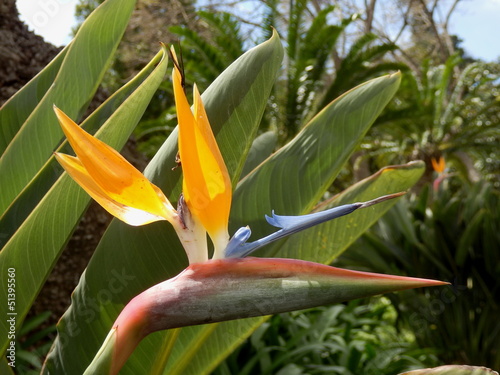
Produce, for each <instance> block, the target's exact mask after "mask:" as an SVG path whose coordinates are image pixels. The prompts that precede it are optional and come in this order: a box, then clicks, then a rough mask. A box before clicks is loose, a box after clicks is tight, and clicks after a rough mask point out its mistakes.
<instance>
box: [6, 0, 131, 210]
mask: <svg viewBox="0 0 500 375" xmlns="http://www.w3.org/2000/svg"><path fill="white" fill-rule="evenodd" d="M118 3H119V5H118ZM134 5H135V0H108V1H106V2H105V3H103V4H102V5H101V6H100V7H98V8H97V9H96V10H95V12H93V13H92V15H91V16H89V18H87V20H86V21H85V22H84V24H83V25H82V27H81V28H80V30H79V32H78V33H77V35H76V36H75V39H74V40H73V42H72V43H71V45H70V47H69V49H68V52H67V53H66V55H65V57H64V61H63V62H62V65H61V67H60V68H59V71H58V73H57V76H56V77H55V79H54V82H53V84H52V85H51V86H50V88H49V89H48V90H47V92H46V94H45V95H44V97H43V98H42V99H41V100H40V103H39V104H38V105H37V106H36V108H35V109H34V111H33V112H32V113H31V114H30V116H29V117H28V118H27V119H26V122H25V123H24V124H23V125H22V126H21V128H20V129H19V131H18V132H17V134H16V136H15V137H14V138H13V139H12V141H11V142H10V143H9V145H8V146H7V148H6V150H5V152H4V154H3V155H2V157H1V159H0V175H1V176H2V178H1V179H0V191H2V194H1V195H0V213H3V212H4V211H5V210H6V208H7V207H8V206H9V205H10V204H11V202H12V201H13V200H14V199H15V197H16V196H17V195H18V194H19V192H21V191H22V189H23V188H24V187H25V185H26V184H27V183H28V182H29V181H30V180H31V179H32V178H33V177H34V176H35V175H36V173H38V171H39V170H40V168H41V167H42V166H43V165H44V164H45V162H46V161H47V160H48V159H49V158H50V157H51V155H52V152H53V151H54V149H55V147H56V146H57V144H58V142H60V140H61V139H62V137H63V133H62V130H61V129H60V127H59V126H58V125H57V124H58V123H57V120H56V117H55V114H54V112H53V110H52V106H53V105H54V104H57V106H58V107H59V108H61V109H62V110H63V111H64V112H66V114H68V116H70V117H71V118H77V117H79V116H80V115H81V114H82V113H83V111H84V110H85V108H86V106H87V105H88V103H89V102H90V100H91V98H92V96H93V94H94V93H95V91H96V90H97V87H98V86H99V83H100V81H101V79H102V77H103V75H104V73H105V71H106V69H107V67H108V65H109V63H110V61H111V58H112V56H113V54H114V51H115V50H116V48H117V46H118V43H119V41H120V39H121V37H122V35H123V33H124V31H125V28H126V26H127V24H128V19H129V17H130V15H131V13H132V10H133V9H134ZM97 41H98V42H97Z"/></svg>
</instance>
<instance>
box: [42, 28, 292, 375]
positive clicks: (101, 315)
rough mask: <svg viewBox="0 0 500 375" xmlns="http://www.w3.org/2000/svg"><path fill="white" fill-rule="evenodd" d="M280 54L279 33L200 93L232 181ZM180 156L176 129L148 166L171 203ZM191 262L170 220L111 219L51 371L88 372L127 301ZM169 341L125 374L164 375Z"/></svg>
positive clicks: (63, 326)
mask: <svg viewBox="0 0 500 375" xmlns="http://www.w3.org/2000/svg"><path fill="white" fill-rule="evenodd" d="M282 56H283V49H282V47H281V44H280V41H279V39H278V37H277V35H274V36H273V38H271V39H270V40H269V41H267V42H265V43H263V44H261V45H260V46H257V47H256V48H254V49H252V50H250V51H248V52H247V53H245V54H244V55H243V56H241V57H240V58H239V59H238V60H236V61H235V62H234V63H233V64H232V65H231V66H230V67H229V68H228V69H226V70H225V71H224V72H223V73H222V74H221V76H219V78H218V79H217V80H216V81H215V82H214V83H213V84H212V85H211V86H210V87H209V88H208V89H207V90H206V92H205V93H204V94H203V96H202V98H203V101H204V104H205V107H206V110H207V114H208V117H209V119H210V122H211V124H212V127H213V130H214V133H215V135H216V138H217V142H218V144H219V148H220V149H221V153H222V155H223V157H224V160H225V161H226V164H227V166H228V170H229V172H230V174H231V177H232V181H233V183H234V184H236V181H238V179H239V174H240V172H241V170H242V168H243V165H244V161H245V158H246V154H247V153H248V150H249V149H250V147H251V144H252V141H253V139H254V138H255V135H256V132H257V129H258V125H259V123H260V119H261V117H262V114H263V112H264V109H265V107H266V103H267V98H268V97H269V94H270V92H271V88H272V85H273V82H274V80H275V78H276V76H277V74H278V71H279V67H280V65H281V60H282ZM176 153H177V133H176V132H173V134H172V135H171V136H170V137H169V139H168V140H167V141H166V142H165V144H164V145H163V146H162V148H161V149H160V151H159V152H158V153H157V155H156V156H155V158H154V159H153V160H152V161H151V163H150V165H148V167H147V168H146V171H145V174H146V176H147V177H148V178H149V179H150V180H152V181H153V182H154V183H155V184H156V185H158V186H160V187H161V188H162V189H163V191H164V192H165V193H166V194H167V196H169V197H170V198H171V199H172V200H175V199H176V197H177V196H178V195H179V193H180V185H181V184H180V171H179V168H177V169H176V170H172V167H174V166H175V155H176ZM186 266H187V258H186V255H185V253H184V250H183V248H182V246H181V245H180V243H179V241H178V239H177V236H176V235H175V232H174V231H173V230H172V228H171V227H170V226H169V225H168V224H166V223H164V222H162V223H153V224H151V225H148V226H145V227H139V228H134V227H130V226H127V225H125V224H123V223H121V222H119V221H117V220H115V221H113V222H112V223H111V225H110V227H109V228H108V230H107V232H106V234H105V236H104V237H103V239H102V240H101V243H100V244H99V246H98V248H97V249H96V251H95V253H94V256H93V257H92V259H91V261H90V263H89V266H88V267H87V270H86V271H85V273H84V275H83V276H82V278H81V280H80V283H79V285H78V287H77V289H76V290H75V292H74V293H73V296H72V306H71V307H70V308H69V309H68V311H67V312H66V313H65V315H64V316H63V318H62V319H61V321H60V324H59V325H58V331H59V336H58V339H57V340H56V343H55V345H54V347H53V350H52V352H51V353H50V355H49V357H48V359H47V364H46V370H47V371H50V372H51V373H70V374H73V373H75V374H76V373H83V371H84V370H85V368H86V367H87V366H88V364H89V363H90V362H91V360H92V359H93V357H94V356H95V354H96V352H97V350H98V349H99V347H100V346H101V344H102V342H103V340H104V338H105V337H106V335H107V333H108V330H109V329H110V327H111V325H112V323H113V321H114V319H115V318H116V317H117V315H118V313H119V312H120V310H121V309H122V308H123V306H124V305H125V304H126V303H127V302H128V301H129V300H130V299H131V298H132V297H133V296H134V295H136V294H138V293H140V292H141V291H143V290H145V289H146V288H148V287H150V286H152V285H154V284H157V283H158V282H161V281H163V280H165V279H167V278H170V277H172V276H174V275H176V274H177V273H179V272H180V271H181V270H182V269H184V268H185V267H186ZM171 338H172V335H170V334H168V333H166V332H160V333H158V334H155V335H152V336H150V337H148V338H147V339H146V340H144V341H143V342H142V344H141V346H140V347H139V348H138V349H137V350H136V351H135V352H134V355H133V356H132V357H131V359H130V360H129V362H128V363H127V366H126V368H125V369H124V370H123V371H122V373H124V374H127V373H130V374H142V373H144V374H155V373H162V372H163V368H164V360H166V358H164V357H163V356H161V355H160V354H159V353H162V348H168V347H169V345H170V344H171V343H172V341H173V340H172V341H171ZM176 347H177V346H176ZM176 347H175V348H174V349H176ZM75 358H79V360H78V361H75V360H74V359H75Z"/></svg>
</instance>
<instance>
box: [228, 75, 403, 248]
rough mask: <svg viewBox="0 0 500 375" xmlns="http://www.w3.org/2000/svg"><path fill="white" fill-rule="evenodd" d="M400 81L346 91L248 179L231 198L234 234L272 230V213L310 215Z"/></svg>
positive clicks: (393, 79)
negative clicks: (268, 219) (241, 230)
mask: <svg viewBox="0 0 500 375" xmlns="http://www.w3.org/2000/svg"><path fill="white" fill-rule="evenodd" d="M399 82H400V75H399V74H392V75H388V76H384V77H380V78H376V79H373V80H371V81H369V82H366V83H364V84H362V85H360V86H358V87H356V88H355V89H352V90H350V91H348V92H347V93H345V94H344V95H342V96H340V97H339V98H337V99H336V100H334V101H333V102H332V103H331V104H329V105H328V106H327V107H325V108H324V109H323V110H322V111H321V112H320V113H319V114H318V115H316V116H315V117H314V118H313V119H312V120H311V121H310V122H309V123H308V124H307V125H306V127H305V128H304V129H303V130H302V131H301V132H300V133H299V134H298V135H297V137H295V138H294V139H293V140H292V141H291V142H290V143H288V144H287V145H286V146H285V147H283V148H281V149H280V150H279V151H278V152H276V153H275V154H274V155H272V156H271V157H270V158H269V159H268V160H266V161H265V163H263V164H262V165H261V166H260V168H257V169H255V170H254V171H253V172H252V173H251V174H249V175H248V176H246V177H245V178H244V179H243V180H242V181H241V182H240V183H239V184H238V188H237V189H236V191H235V194H234V198H233V206H232V210H231V223H230V224H231V228H232V231H233V232H234V231H235V230H236V229H238V228H239V227H241V226H245V225H249V226H250V228H251V229H252V233H253V236H254V237H256V238H261V237H263V235H266V234H269V232H270V230H271V228H270V227H269V225H267V223H266V221H265V220H263V218H264V215H266V214H267V215H269V214H270V213H271V212H272V210H274V211H275V212H276V214H279V215H300V214H304V213H307V212H309V211H310V210H311V209H312V207H313V206H314V205H315V204H316V203H317V202H318V201H319V200H320V198H321V196H322V195H323V193H324V192H325V190H326V189H327V188H328V187H329V186H330V185H331V184H332V182H333V181H334V179H335V177H336V176H337V174H338V172H339V171H340V169H341V168H342V166H343V165H344V163H345V162H346V161H347V160H348V158H349V156H350V155H351V153H352V152H353V151H354V150H355V148H356V147H357V146H358V145H359V143H360V142H361V140H362V138H363V136H364V135H365V134H366V132H367V131H368V129H369V128H370V126H371V125H372V124H373V122H374V121H375V119H376V118H377V116H378V115H379V114H380V112H381V111H382V110H383V109H384V107H385V106H386V105H387V103H388V102H389V100H390V99H391V98H392V97H393V95H394V94H395V93H396V90H397V89H398V87H399ZM252 239H253V237H252V238H251V239H250V241H252Z"/></svg>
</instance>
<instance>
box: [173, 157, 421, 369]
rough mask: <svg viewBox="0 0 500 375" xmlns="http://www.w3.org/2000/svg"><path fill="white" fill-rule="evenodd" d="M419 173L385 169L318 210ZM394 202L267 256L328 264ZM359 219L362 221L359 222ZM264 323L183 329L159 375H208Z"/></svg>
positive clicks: (409, 182) (313, 231)
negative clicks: (354, 221)
mask: <svg viewBox="0 0 500 375" xmlns="http://www.w3.org/2000/svg"><path fill="white" fill-rule="evenodd" d="M424 169H425V165H424V163H422V162H415V163H409V164H406V165H400V166H391V167H386V168H384V169H382V170H380V171H379V172H377V173H376V174H374V175H373V176H370V177H368V178H366V179H364V180H363V181H360V182H359V183H357V184H355V185H353V186H352V187H350V188H349V189H347V190H345V191H344V192H342V193H341V194H339V195H337V196H336V197H335V198H334V199H333V200H332V201H330V202H326V203H325V204H322V205H321V209H323V208H325V209H326V208H329V207H331V206H337V205H342V204H346V203H352V202H360V201H365V200H367V199H370V198H371V197H378V196H381V195H384V194H386V193H391V192H396V191H404V190H407V189H408V188H409V187H411V186H413V185H414V184H415V183H416V182H417V181H418V180H419V179H420V177H421V175H422V174H423V172H424ZM394 203H395V200H392V201H389V202H386V203H381V204H378V205H375V206H372V207H369V208H366V209H363V210H360V212H359V213H358V215H359V217H360V220H361V222H360V223H359V225H350V226H348V227H346V223H345V220H349V217H350V216H352V215H355V214H356V212H354V213H352V214H350V215H348V216H346V217H344V218H339V219H335V220H333V221H330V222H327V223H324V224H321V225H319V226H317V227H313V228H310V229H308V230H307V231H304V232H301V233H298V234H295V235H293V236H292V237H290V238H288V239H287V240H285V241H282V242H281V243H280V244H277V245H275V246H273V247H272V248H271V249H270V250H269V253H275V254H277V255H278V256H279V257H286V258H296V257H297V258H299V259H307V260H310V261H314V262H319V263H330V261H331V259H332V258H333V257H335V256H338V255H339V254H340V253H341V252H342V251H344V250H345V249H347V248H348V247H349V245H350V244H351V243H352V242H354V241H355V240H356V239H357V238H358V237H359V236H361V234H363V232H364V231H365V230H366V229H367V227H368V226H369V225H371V224H373V222H375V221H376V220H377V219H378V218H380V217H381V216H382V215H383V214H384V213H385V212H386V211H387V210H388V209H389V208H390V207H391V206H392V205H393V204H394ZM325 206H326V207H325ZM364 215H366V216H367V219H364V218H363V217H364ZM308 241H310V242H308ZM266 255H268V254H267V252H266ZM266 319H267V318H265V317H259V318H250V319H240V320H237V321H230V322H224V323H218V324H208V325H204V326H200V327H186V328H183V329H182V331H181V334H179V336H178V339H177V345H176V346H175V347H174V349H173V350H172V353H171V354H170V359H169V361H168V362H167V367H166V368H165V372H164V374H169V375H170V374H173V375H182V374H209V373H210V372H211V371H212V370H213V369H214V368H215V367H216V366H217V365H218V363H219V362H220V361H221V360H222V359H224V358H225V356H227V355H228V354H229V353H231V352H232V351H233V350H234V349H235V348H236V347H237V346H238V345H239V344H240V343H241V342H242V341H243V340H244V339H245V338H247V337H248V336H250V334H251V333H252V332H253V331H254V330H255V329H256V328H257V327H258V326H259V325H260V324H262V323H263V322H264V321H265V320H266Z"/></svg>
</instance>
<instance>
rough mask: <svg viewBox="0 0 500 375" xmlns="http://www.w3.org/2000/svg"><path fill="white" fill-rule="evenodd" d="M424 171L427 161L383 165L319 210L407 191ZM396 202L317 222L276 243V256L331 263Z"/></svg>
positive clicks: (321, 206) (319, 207) (274, 253)
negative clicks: (307, 228) (317, 223)
mask: <svg viewBox="0 0 500 375" xmlns="http://www.w3.org/2000/svg"><path fill="white" fill-rule="evenodd" d="M424 170H425V164H424V163H423V162H421V161H418V162H412V163H409V164H405V165H401V166H390V167H386V168H383V169H381V170H380V171H379V172H377V173H376V174H374V175H372V176H371V177H369V178H367V179H365V180H363V181H361V182H359V183H357V184H355V185H353V186H351V187H350V188H349V189H346V190H345V191H344V192H342V194H341V195H337V196H335V197H334V198H333V199H331V200H328V201H325V202H323V203H322V204H321V205H319V206H318V207H316V210H318V211H323V210H326V209H329V208H332V207H336V206H341V205H344V204H349V203H354V202H364V201H368V200H371V199H374V198H376V197H380V196H382V195H387V194H393V193H398V192H401V191H406V190H408V189H410V188H411V187H412V186H413V185H415V183H416V182H417V181H418V180H419V179H420V177H422V174H423V173H424ZM395 203H396V200H390V201H387V202H383V203H379V204H377V205H376V206H371V207H369V208H366V209H360V210H357V211H355V212H353V213H352V214H349V215H347V216H344V217H341V218H338V219H335V220H333V221H329V222H326V223H324V224H320V225H317V226H316V227H314V228H311V229H309V230H306V231H304V232H301V233H298V234H296V235H294V236H291V237H289V238H287V239H286V241H283V242H284V243H283V244H282V245H281V244H280V245H278V246H275V248H273V249H272V250H271V252H272V253H273V255H274V256H279V257H283V258H298V259H305V260H310V261H314V262H319V263H326V264H329V263H331V262H332V261H333V260H334V259H335V258H336V257H338V256H339V255H340V254H341V253H342V251H344V250H345V249H346V248H347V247H346V246H345V244H351V243H353V242H354V241H355V240H356V239H357V238H358V237H359V236H360V234H361V233H363V232H365V231H366V230H367V229H368V228H369V227H371V226H372V225H373V224H374V223H375V222H376V221H377V220H378V219H379V218H380V216H382V215H383V214H384V213H385V212H387V210H388V209H389V208H390V207H392V206H393V205H394V204H395ZM415 276H416V275H415Z"/></svg>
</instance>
